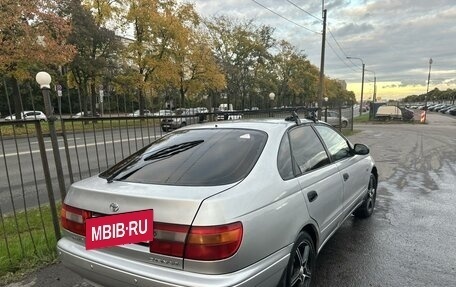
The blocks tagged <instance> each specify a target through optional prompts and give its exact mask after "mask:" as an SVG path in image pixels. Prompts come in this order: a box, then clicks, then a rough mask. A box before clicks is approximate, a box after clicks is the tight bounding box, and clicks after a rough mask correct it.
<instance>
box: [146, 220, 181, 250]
mask: <svg viewBox="0 0 456 287" xmlns="http://www.w3.org/2000/svg"><path fill="white" fill-rule="evenodd" d="M188 230H189V227H188V226H186V225H178V224H165V223H160V222H154V240H153V241H151V242H150V244H149V250H150V252H152V253H158V254H163V255H170V256H176V257H183V256H184V247H185V238H186V236H187V233H188Z"/></svg>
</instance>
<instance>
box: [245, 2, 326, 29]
mask: <svg viewBox="0 0 456 287" xmlns="http://www.w3.org/2000/svg"><path fill="white" fill-rule="evenodd" d="M251 1H252V2H255V3H256V4H257V5H259V6H261V7H263V8H264V9H266V10H268V11H269V12H271V13H273V14H275V15H277V16H279V17H280V18H282V19H284V20H286V21H288V22H290V23H293V24H294V25H296V26H298V27H300V28H302V29H305V30H307V31H309V32H312V33H315V34H318V35H320V34H321V33H319V32H316V31H314V30H311V29H309V28H307V27H305V26H303V25H301V24H299V23H296V22H295V21H293V20H290V19H288V18H287V17H285V16H283V15H281V14H279V13H277V12H276V11H274V10H272V9H270V8H268V7H266V6H264V5H263V4H261V3H260V2H258V1H256V0H251Z"/></svg>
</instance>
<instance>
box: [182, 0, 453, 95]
mask: <svg viewBox="0 0 456 287" xmlns="http://www.w3.org/2000/svg"><path fill="white" fill-rule="evenodd" d="M179 2H190V3H193V4H195V7H196V10H197V11H198V12H199V14H200V15H202V16H203V17H208V18H210V17H214V16H222V15H223V16H229V17H234V18H236V19H240V20H250V19H253V20H254V22H255V23H257V24H258V25H268V26H271V27H273V28H275V33H274V36H275V38H276V39H278V40H282V39H283V40H287V41H289V42H290V43H292V44H293V45H294V46H295V47H296V49H297V51H302V52H303V53H304V54H306V55H307V57H308V59H309V60H310V61H311V63H312V64H314V65H315V66H317V67H320V61H321V42H322V36H321V32H322V26H323V25H322V23H323V22H322V20H321V19H322V6H323V5H324V7H325V8H326V9H327V23H328V24H327V28H328V29H327V35H326V43H327V44H326V56H325V67H324V70H325V75H326V76H328V77H331V78H336V79H340V80H344V81H346V82H347V89H348V90H352V91H353V92H354V93H355V95H356V97H357V98H358V99H359V98H360V94H361V78H362V68H361V67H362V63H364V64H365V69H366V71H365V82H364V99H370V98H372V96H373V92H374V74H375V77H376V80H377V99H380V100H387V99H399V98H404V97H405V96H408V95H413V94H423V93H426V91H427V88H428V87H427V80H428V73H429V68H431V78H430V82H429V90H432V89H434V88H439V89H440V90H446V89H449V88H451V89H456V0H432V1H430V0H331V1H330V0H326V1H322V0H224V1H219V0H190V1H188V0H179ZM256 2H257V3H256ZM323 2H324V3H323ZM258 3H259V4H258ZM262 6H265V7H267V8H269V9H270V10H272V11H274V12H275V13H277V14H279V15H281V16H282V17H283V18H282V17H280V16H278V15H276V14H274V13H272V12H271V11H269V10H267V9H266V8H264V7H262ZM284 18H286V19H288V20H286V19H284ZM309 30H310V31H309ZM347 57H355V58H360V59H361V60H360V59H347ZM431 58H432V64H431V65H429V62H430V61H429V60H430V59H431Z"/></svg>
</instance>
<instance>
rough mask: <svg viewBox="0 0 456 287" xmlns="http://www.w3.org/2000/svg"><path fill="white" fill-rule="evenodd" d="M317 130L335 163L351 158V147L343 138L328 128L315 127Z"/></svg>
mask: <svg viewBox="0 0 456 287" xmlns="http://www.w3.org/2000/svg"><path fill="white" fill-rule="evenodd" d="M315 128H316V129H317V131H318V133H319V134H320V136H321V138H322V139H323V141H324V142H325V144H326V147H327V148H328V151H329V154H330V155H331V157H332V158H333V160H334V161H337V160H340V159H343V158H346V157H349V156H350V146H349V145H348V142H347V140H346V139H345V138H344V137H343V136H341V135H340V134H339V133H338V132H336V131H335V130H333V129H332V128H330V127H327V126H315Z"/></svg>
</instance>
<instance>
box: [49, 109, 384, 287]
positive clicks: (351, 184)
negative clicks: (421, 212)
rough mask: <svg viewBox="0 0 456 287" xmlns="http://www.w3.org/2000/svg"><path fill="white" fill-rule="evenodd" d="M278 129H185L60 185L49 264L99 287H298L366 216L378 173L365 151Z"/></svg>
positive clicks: (330, 136) (331, 133) (325, 136)
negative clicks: (344, 231) (354, 221)
mask: <svg viewBox="0 0 456 287" xmlns="http://www.w3.org/2000/svg"><path fill="white" fill-rule="evenodd" d="M287 119H288V120H283V119H270V120H249V121H236V122H228V121H226V122H217V123H205V124H201V125H191V126H187V127H184V128H182V129H179V130H176V131H174V132H171V133H168V134H166V135H165V136H164V137H162V138H160V139H158V140H157V141H155V142H153V143H151V144H150V145H148V146H146V147H144V148H142V149H141V150H139V151H137V152H136V153H134V154H132V155H131V156H129V157H127V158H126V159H124V160H123V161H121V162H119V163H117V164H116V165H114V166H113V167H111V168H109V169H108V170H106V171H105V172H103V173H101V174H99V175H97V176H94V177H91V178H88V179H85V180H82V181H79V182H77V183H74V184H72V185H71V187H70V188H69V190H68V194H67V196H66V198H65V200H64V203H63V207H62V212H61V220H62V228H63V237H62V239H60V240H59V242H58V245H57V249H58V254H59V256H60V259H61V261H62V262H63V264H64V265H65V266H67V267H68V268H70V269H71V270H73V271H75V272H77V273H79V274H80V275H81V276H83V277H84V278H86V279H88V280H89V281H90V282H94V283H96V284H100V285H104V286H122V287H123V286H309V284H311V280H312V278H313V276H314V275H315V274H316V273H318V272H316V269H315V268H316V266H317V265H316V259H317V254H318V252H320V250H321V249H322V248H323V246H324V244H325V243H326V242H327V241H328V239H329V238H330V237H331V235H332V234H334V233H335V231H336V230H337V229H338V228H339V227H340V226H341V225H342V223H343V221H344V220H345V219H346V218H348V217H350V216H351V215H352V214H353V215H354V216H356V217H357V218H366V217H369V216H371V214H372V213H373V211H374V206H375V202H376V190H377V180H378V172H377V169H376V167H375V164H374V161H373V159H372V158H371V156H370V155H369V149H368V147H367V146H365V145H362V144H355V145H353V144H352V143H350V141H349V140H348V139H347V138H345V137H344V136H343V135H342V134H340V133H339V132H338V131H336V130H335V129H334V128H333V127H331V126H330V125H328V124H326V123H323V122H318V121H317V122H314V121H310V120H305V119H303V120H299V119H298V118H296V117H294V118H292V120H290V118H287ZM151 210H153V212H151ZM139 216H141V218H142V219H141V220H140V219H138V218H139ZM127 218H128V220H130V221H128V226H127V228H128V227H130V228H128V229H126V228H124V227H125V225H123V222H124V220H127ZM146 221H147V222H153V227H152V225H151V224H146V223H145V222H146ZM102 222H110V223H109V224H108V223H106V225H104V224H102ZM285 223H286V224H285ZM126 224H127V223H126ZM141 226H142V227H141ZM132 229H133V231H132ZM139 233H141V234H149V233H150V237H147V238H146V239H143V238H142V239H136V240H134V241H131V242H129V243H125V244H114V243H113V242H114V241H112V242H111V241H110V242H109V243H108V242H107V241H103V240H105V239H109V240H114V239H115V240H122V242H124V241H123V240H131V238H136V237H135V236H139V235H138V234H139ZM152 237H153V238H152ZM369 239H370V238H365V240H366V241H367V240H369ZM347 240H350V239H347ZM116 242H118V241H116ZM94 243H97V244H103V246H101V245H100V246H98V247H94V246H93V244H94ZM107 244H108V245H109V244H110V245H112V246H107ZM101 247H103V248H101ZM87 248H90V249H91V250H87ZM97 286H98V285H97Z"/></svg>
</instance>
